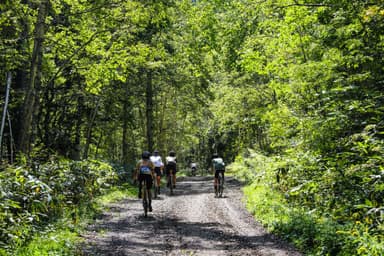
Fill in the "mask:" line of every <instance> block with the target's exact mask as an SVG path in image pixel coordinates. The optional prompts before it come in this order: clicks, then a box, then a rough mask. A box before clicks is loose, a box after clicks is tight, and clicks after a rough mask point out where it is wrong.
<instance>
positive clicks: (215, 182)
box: [213, 171, 219, 194]
mask: <svg viewBox="0 0 384 256" xmlns="http://www.w3.org/2000/svg"><path fill="white" fill-rule="evenodd" d="M218 183H219V172H218V171H215V179H214V183H213V185H214V189H215V194H216V193H217V184H218Z"/></svg>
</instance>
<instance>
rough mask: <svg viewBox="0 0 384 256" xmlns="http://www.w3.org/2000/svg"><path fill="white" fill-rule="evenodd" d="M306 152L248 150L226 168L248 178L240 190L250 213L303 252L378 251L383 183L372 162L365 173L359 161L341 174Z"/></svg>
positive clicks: (381, 249) (347, 165)
mask: <svg viewBox="0 0 384 256" xmlns="http://www.w3.org/2000/svg"><path fill="white" fill-rule="evenodd" d="M376 150H379V147H377V145H376ZM367 152H368V151H367ZM310 155H311V154H309V152H306V154H305V155H304V154H303V155H302V157H301V158H299V159H296V160H293V158H292V156H291V157H285V158H283V157H281V156H279V157H276V156H270V157H266V156H263V155H262V154H258V153H256V152H252V151H251V154H249V155H248V157H246V158H240V157H239V158H238V159H237V161H236V163H235V164H233V165H232V166H231V168H232V170H233V171H234V172H235V173H237V175H238V176H239V177H245V178H246V180H248V181H249V182H250V185H249V186H247V187H246V188H245V193H246V195H247V203H248V207H249V209H250V211H251V212H252V213H253V214H254V215H255V216H256V217H257V219H259V220H260V221H262V223H263V224H264V225H265V226H266V227H267V228H268V229H269V230H272V231H273V232H275V233H276V234H278V235H280V236H281V237H283V238H285V239H287V240H289V241H291V242H293V243H294V244H295V245H296V246H297V248H299V249H300V250H302V251H305V252H307V253H308V255H382V254H383V253H384V246H383V241H384V236H383V231H384V229H383V228H384V226H383V208H380V202H379V200H381V198H382V197H381V195H380V192H382V189H381V188H382V187H383V181H382V180H380V177H379V174H378V173H377V172H375V169H376V168H374V167H375V166H374V165H372V164H371V165H370V169H369V171H368V170H367V169H364V168H363V167H364V166H365V164H364V165H363V166H361V167H359V172H353V173H354V174H353V175H351V174H349V171H346V172H345V173H344V172H343V173H344V176H342V175H341V174H340V173H339V172H338V171H337V170H335V169H327V170H323V169H324V163H321V162H319V161H318V159H317V158H314V157H313V158H311V157H310ZM346 155H349V156H350V154H346ZM375 161H379V158H376V160H375ZM369 162H372V161H371V160H369ZM330 163H331V161H328V164H330ZM375 163H376V164H378V162H375ZM382 166H383V165H382V164H380V165H377V166H376V167H377V170H380V168H382ZM343 167H344V168H346V170H354V169H355V168H356V162H355V163H353V162H352V161H351V160H350V161H349V162H346V161H344V165H343ZM339 168H340V166H339ZM364 170H365V171H364ZM381 179H382V178H381ZM347 183H348V184H347ZM376 196H377V197H376ZM381 205H382V204H381Z"/></svg>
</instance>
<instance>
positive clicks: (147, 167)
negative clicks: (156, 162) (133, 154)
mask: <svg viewBox="0 0 384 256" xmlns="http://www.w3.org/2000/svg"><path fill="white" fill-rule="evenodd" d="M153 169H154V166H153V163H152V162H151V161H149V160H146V161H143V160H140V161H139V162H138V163H137V170H138V171H139V174H145V175H151V173H152V170H153Z"/></svg>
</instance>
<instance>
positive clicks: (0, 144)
mask: <svg viewBox="0 0 384 256" xmlns="http://www.w3.org/2000/svg"><path fill="white" fill-rule="evenodd" d="M11 81H12V73H11V72H8V73H7V89H6V92H5V102H4V107H3V116H2V119H1V128H0V161H1V160H2V159H3V133H4V127H5V118H6V116H7V107H8V100H9V90H10V88H11Z"/></svg>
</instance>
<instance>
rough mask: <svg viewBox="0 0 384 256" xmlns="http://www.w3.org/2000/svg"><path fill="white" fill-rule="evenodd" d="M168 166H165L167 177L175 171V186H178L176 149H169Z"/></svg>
mask: <svg viewBox="0 0 384 256" xmlns="http://www.w3.org/2000/svg"><path fill="white" fill-rule="evenodd" d="M165 160H166V166H165V174H166V175H167V179H168V177H169V175H171V172H172V173H173V188H176V172H177V169H176V153H175V152H174V151H172V150H171V151H169V154H168V156H167V157H166V158H165ZM167 186H168V184H167Z"/></svg>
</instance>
